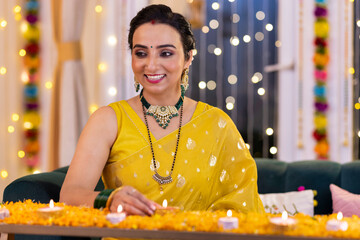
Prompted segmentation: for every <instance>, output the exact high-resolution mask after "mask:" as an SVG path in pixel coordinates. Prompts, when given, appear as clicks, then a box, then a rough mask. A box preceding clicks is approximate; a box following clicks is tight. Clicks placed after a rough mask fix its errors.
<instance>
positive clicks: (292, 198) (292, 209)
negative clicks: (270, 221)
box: [259, 190, 314, 216]
mask: <svg viewBox="0 0 360 240" xmlns="http://www.w3.org/2000/svg"><path fill="white" fill-rule="evenodd" d="M259 195H260V198H261V201H262V203H263V205H264V208H265V212H267V213H274V214H277V213H282V212H283V211H287V212H288V214H289V215H290V216H293V215H295V214H296V213H304V214H307V215H310V216H314V192H313V191H312V190H304V191H300V192H286V193H267V194H259Z"/></svg>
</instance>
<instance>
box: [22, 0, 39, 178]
mask: <svg viewBox="0 0 360 240" xmlns="http://www.w3.org/2000/svg"><path fill="white" fill-rule="evenodd" d="M24 9H25V20H26V22H25V23H24V24H25V25H23V26H25V27H22V32H23V37H24V39H25V47H24V49H21V50H20V52H19V55H20V56H22V57H23V60H24V68H25V72H24V73H23V74H22V81H23V82H24V116H23V122H24V135H25V145H24V154H22V153H21V156H22V157H24V159H25V164H26V166H27V167H28V170H29V171H31V172H32V171H33V170H34V168H35V167H36V166H38V165H39V161H40V158H39V155H40V141H39V129H40V123H41V117H40V112H39V83H40V80H39V72H40V54H39V53H40V47H39V39H40V28H39V2H38V1H37V0H28V1H26V3H25V8H24ZM17 10H18V9H17ZM19 153H20V152H19ZM19 157H20V155H19Z"/></svg>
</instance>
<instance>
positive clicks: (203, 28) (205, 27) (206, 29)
mask: <svg viewBox="0 0 360 240" xmlns="http://www.w3.org/2000/svg"><path fill="white" fill-rule="evenodd" d="M201 31H202V32H203V33H208V32H209V31H210V29H209V27H208V26H203V27H202V28H201Z"/></svg>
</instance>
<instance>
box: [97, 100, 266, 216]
mask: <svg viewBox="0 0 360 240" xmlns="http://www.w3.org/2000/svg"><path fill="white" fill-rule="evenodd" d="M109 106H111V107H112V108H113V109H114V111H115V113H116V116H117V119H118V133H117V139H116V141H115V142H114V144H113V147H112V149H111V152H110V156H109V159H108V162H107V164H106V166H105V168H104V170H103V175H102V178H103V181H104V184H105V187H106V188H117V187H120V186H122V185H131V186H133V187H134V188H136V189H137V190H139V191H140V192H141V193H143V194H144V195H145V196H146V197H147V198H149V199H152V200H154V201H156V202H157V203H159V204H162V202H163V200H164V199H166V200H167V201H168V204H169V206H177V207H180V209H182V210H215V209H225V210H226V209H234V210H236V211H240V212H249V211H254V212H264V209H263V205H262V203H261V200H260V198H259V195H258V192H257V171H256V165H255V162H254V160H253V158H252V157H251V155H250V153H249V151H248V149H247V148H246V146H245V143H244V141H243V139H242V137H241V135H240V133H239V132H238V130H237V128H236V126H235V124H234V123H233V122H232V120H231V119H230V117H229V116H228V115H227V114H226V113H225V112H223V111H222V110H220V109H218V108H215V107H212V106H209V105H208V104H205V103H202V102H198V104H197V107H196V110H195V113H194V115H193V116H192V119H191V121H190V122H188V123H187V124H185V125H184V126H182V128H181V137H180V142H179V149H178V153H177V159H176V162H175V167H174V171H173V174H172V178H173V180H174V181H173V182H172V183H169V184H166V185H162V188H160V186H159V184H158V183H157V182H156V181H154V180H153V179H152V175H153V174H154V171H153V166H152V155H151V150H150V146H149V141H148V136H147V130H146V126H145V124H144V123H143V122H142V120H141V119H140V117H139V116H138V115H137V114H136V113H135V111H134V110H133V109H132V108H131V107H130V105H129V104H128V103H127V102H126V101H120V102H116V103H112V104H110V105H109ZM176 135H177V131H174V132H172V133H170V134H168V135H167V136H165V137H163V138H161V139H155V138H154V136H153V135H151V137H152V142H153V146H154V152H155V157H156V164H157V169H158V173H159V174H160V175H162V176H167V175H168V174H169V171H170V169H171V164H172V161H173V155H174V151H175V145H176V138H177V137H176Z"/></svg>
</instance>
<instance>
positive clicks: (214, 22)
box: [209, 19, 219, 29]
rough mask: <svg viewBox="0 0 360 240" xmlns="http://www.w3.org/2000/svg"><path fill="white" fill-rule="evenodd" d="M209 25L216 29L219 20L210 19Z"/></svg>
mask: <svg viewBox="0 0 360 240" xmlns="http://www.w3.org/2000/svg"><path fill="white" fill-rule="evenodd" d="M209 26H210V27H211V28H212V29H217V28H218V27H219V22H218V21H217V20H216V19H212V20H211V21H210V22H209Z"/></svg>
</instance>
